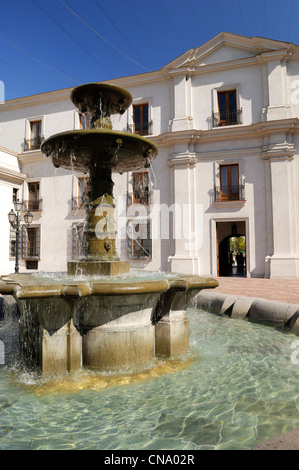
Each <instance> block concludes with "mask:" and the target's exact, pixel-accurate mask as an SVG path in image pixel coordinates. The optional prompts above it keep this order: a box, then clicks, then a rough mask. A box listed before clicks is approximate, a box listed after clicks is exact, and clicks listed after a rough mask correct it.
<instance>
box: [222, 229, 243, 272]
mask: <svg viewBox="0 0 299 470" xmlns="http://www.w3.org/2000/svg"><path fill="white" fill-rule="evenodd" d="M228 229H229V230H228ZM228 231H229V232H230V233H229V234H228V235H226V233H227V232H228ZM217 251H218V252H217V261H218V263H217V264H218V266H217V268H218V276H241V277H242V276H246V238H245V222H238V226H237V224H235V223H231V222H230V223H229V222H219V223H217Z"/></svg>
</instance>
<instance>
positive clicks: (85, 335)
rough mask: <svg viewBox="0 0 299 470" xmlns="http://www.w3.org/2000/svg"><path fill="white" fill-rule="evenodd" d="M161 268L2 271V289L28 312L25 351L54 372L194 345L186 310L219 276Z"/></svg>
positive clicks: (22, 327) (23, 325) (23, 318)
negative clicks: (117, 272)
mask: <svg viewBox="0 0 299 470" xmlns="http://www.w3.org/2000/svg"><path fill="white" fill-rule="evenodd" d="M153 274H154V273H153ZM153 274H152V275H151V276H152V277H151V276H150V278H149V279H146V277H144V278H138V276H137V278H134V277H133V278H131V277H128V275H126V277H123V278H122V277H121V276H120V277H119V279H116V278H115V277H113V278H109V277H106V278H103V279H101V278H100V277H94V278H93V277H90V278H89V279H80V278H76V277H70V276H66V277H61V278H59V277H58V278H57V279H54V278H50V279H49V278H47V276H38V275H35V276H34V275H31V274H10V275H8V276H0V294H2V295H12V296H13V297H14V298H15V300H16V302H17V304H18V307H19V310H20V319H19V343H20V352H21V355H22V357H23V358H24V359H25V360H26V363H28V364H29V365H33V366H37V367H39V368H40V369H41V371H42V373H48V372H60V371H73V370H76V369H79V368H81V367H83V366H89V367H96V368H98V369H107V368H121V367H123V366H133V365H140V364H142V363H145V362H147V361H149V360H151V359H152V358H153V357H155V356H165V357H171V356H173V355H176V354H181V353H183V352H186V351H188V349H189V322H188V318H187V317H186V309H187V307H188V305H189V304H190V302H191V301H192V299H193V298H194V297H195V296H196V295H197V294H198V293H199V292H200V291H201V290H202V289H213V288H215V287H217V286H218V282H217V281H216V280H215V279H213V278H210V277H202V276H197V275H185V274H182V275H178V274H175V275H174V274H171V273H163V275H160V276H157V277H156V278H155V277H153Z"/></svg>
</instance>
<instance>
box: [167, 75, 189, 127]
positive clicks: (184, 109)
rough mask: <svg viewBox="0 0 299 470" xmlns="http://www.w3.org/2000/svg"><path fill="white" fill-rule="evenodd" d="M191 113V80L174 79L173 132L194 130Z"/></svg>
mask: <svg viewBox="0 0 299 470" xmlns="http://www.w3.org/2000/svg"><path fill="white" fill-rule="evenodd" d="M191 112H192V110H191V78H190V77H188V76H186V75H178V76H176V77H174V79H173V120H172V128H171V130H172V132H176V131H184V130H188V129H193V128H194V124H193V118H192V115H191Z"/></svg>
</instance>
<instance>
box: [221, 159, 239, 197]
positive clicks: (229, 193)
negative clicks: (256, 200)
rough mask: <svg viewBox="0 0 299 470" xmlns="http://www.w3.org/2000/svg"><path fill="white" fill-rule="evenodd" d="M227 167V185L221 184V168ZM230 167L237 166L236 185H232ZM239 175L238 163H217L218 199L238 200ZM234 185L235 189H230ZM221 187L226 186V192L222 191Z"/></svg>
mask: <svg viewBox="0 0 299 470" xmlns="http://www.w3.org/2000/svg"><path fill="white" fill-rule="evenodd" d="M223 168H227V185H223V184H222V178H223V176H222V169H223ZM232 168H237V185H232ZM239 177H240V168H239V163H228V164H221V165H219V183H220V200H221V201H238V200H239V199H240V196H239ZM234 187H236V188H237V191H232V188H234ZM223 188H227V192H224V191H223Z"/></svg>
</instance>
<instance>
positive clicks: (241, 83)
mask: <svg viewBox="0 0 299 470" xmlns="http://www.w3.org/2000/svg"><path fill="white" fill-rule="evenodd" d="M230 88H231V89H236V90H237V95H238V105H237V106H238V109H241V108H242V124H244V125H249V124H252V123H254V122H259V121H260V117H261V112H262V102H263V101H262V93H263V91H262V82H261V69H260V66H258V65H256V66H250V67H246V68H245V67H244V68H240V69H238V70H237V71H236V70H235V69H233V70H221V71H218V72H210V73H202V74H199V75H194V76H192V113H193V119H194V124H195V128H196V129H202V130H206V129H211V128H212V127H213V123H212V114H213V112H214V113H218V103H217V90H221V89H230Z"/></svg>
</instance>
